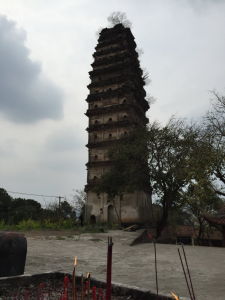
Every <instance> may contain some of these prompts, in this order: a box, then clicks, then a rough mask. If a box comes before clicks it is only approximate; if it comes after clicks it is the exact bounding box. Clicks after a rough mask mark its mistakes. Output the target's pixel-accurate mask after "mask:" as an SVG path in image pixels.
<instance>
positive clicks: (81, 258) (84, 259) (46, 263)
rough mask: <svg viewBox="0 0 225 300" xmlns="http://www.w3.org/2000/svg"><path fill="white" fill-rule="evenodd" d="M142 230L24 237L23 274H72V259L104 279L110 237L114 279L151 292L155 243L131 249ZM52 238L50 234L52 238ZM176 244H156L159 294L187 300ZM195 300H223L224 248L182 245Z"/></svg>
mask: <svg viewBox="0 0 225 300" xmlns="http://www.w3.org/2000/svg"><path fill="white" fill-rule="evenodd" d="M140 233H141V231H137V232H124V231H119V230H116V231H110V232H109V233H95V234H94V233H93V234H82V235H80V236H78V235H74V233H73V232H70V233H68V232H67V233H65V232H64V233H60V232H58V233H51V234H47V235H46V234H45V235H43V234H42V233H40V234H36V235H30V234H29V235H27V239H28V255H27V263H26V274H34V273H40V272H45V271H56V270H57V271H63V272H69V273H71V272H72V268H73V261H74V256H78V267H77V271H78V272H82V273H84V274H86V272H91V273H92V275H93V276H94V277H96V278H98V279H101V280H105V276H106V251H107V236H108V235H110V236H112V237H113V242H114V246H113V276H112V278H113V281H114V282H119V283H123V284H129V285H132V286H137V287H141V288H147V289H150V290H152V291H155V271H154V248H153V244H140V245H136V246H132V247H131V246H130V243H131V241H133V239H134V238H136V237H137V236H138V235H139V234H140ZM53 234H54V235H53ZM177 248H178V247H177V246H176V245H165V244H158V245H157V260H158V281H159V291H160V293H162V294H169V292H170V291H175V292H176V293H177V294H178V295H180V296H183V297H187V296H188V292H187V288H186V283H185V279H184V275H183V272H182V268H181V264H180V260H179V256H178V252H177ZM185 250H186V255H187V258H188V262H189V266H190V270H191V276H192V280H193V285H194V290H195V293H196V296H197V297H196V299H198V300H203V299H204V300H212V299H216V300H224V299H225V249H224V248H217V247H199V246H185Z"/></svg>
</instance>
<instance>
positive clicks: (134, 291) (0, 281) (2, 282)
mask: <svg viewBox="0 0 225 300" xmlns="http://www.w3.org/2000/svg"><path fill="white" fill-rule="evenodd" d="M64 275H65V273H63V272H60V271H56V272H51V271H48V272H43V273H36V274H24V275H19V276H12V277H1V278H0V295H1V289H5V288H7V289H8V288H10V287H12V286H13V287H14V288H17V287H21V286H23V285H28V284H31V283H33V282H34V281H35V282H36V283H37V284H38V283H41V282H42V281H43V280H54V279H55V280H57V279H59V280H60V279H62V278H63V277H64ZM68 275H69V276H70V277H71V276H72V275H71V274H68ZM76 278H77V281H78V284H79V283H80V280H81V273H78V274H77V276H76ZM91 284H92V285H96V286H97V287H101V288H105V287H106V283H105V282H104V281H101V280H98V279H96V278H94V277H92V278H91ZM112 292H113V294H115V295H118V296H129V295H132V296H133V297H134V298H136V299H138V300H156V299H157V300H172V299H173V298H171V296H169V295H158V296H157V295H156V294H155V293H153V292H151V291H149V290H147V289H143V288H142V289H141V288H138V287H135V286H129V285H125V284H121V283H116V282H113V283H112ZM180 299H182V300H184V299H188V298H180Z"/></svg>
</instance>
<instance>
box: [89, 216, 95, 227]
mask: <svg viewBox="0 0 225 300" xmlns="http://www.w3.org/2000/svg"><path fill="white" fill-rule="evenodd" d="M90 224H92V225H95V224H96V217H95V215H91V216H90Z"/></svg>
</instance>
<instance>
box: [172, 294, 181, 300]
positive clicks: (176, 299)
mask: <svg viewBox="0 0 225 300" xmlns="http://www.w3.org/2000/svg"><path fill="white" fill-rule="evenodd" d="M170 294H171V296H172V297H173V298H174V299H175V300H180V298H179V297H178V296H177V295H176V294H175V293H173V292H170Z"/></svg>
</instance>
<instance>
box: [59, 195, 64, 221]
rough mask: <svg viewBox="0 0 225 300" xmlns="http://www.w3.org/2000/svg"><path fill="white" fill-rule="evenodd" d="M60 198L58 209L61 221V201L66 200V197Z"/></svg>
mask: <svg viewBox="0 0 225 300" xmlns="http://www.w3.org/2000/svg"><path fill="white" fill-rule="evenodd" d="M58 198H59V207H58V209H59V221H60V217H61V199H64V197H62V196H58Z"/></svg>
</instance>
